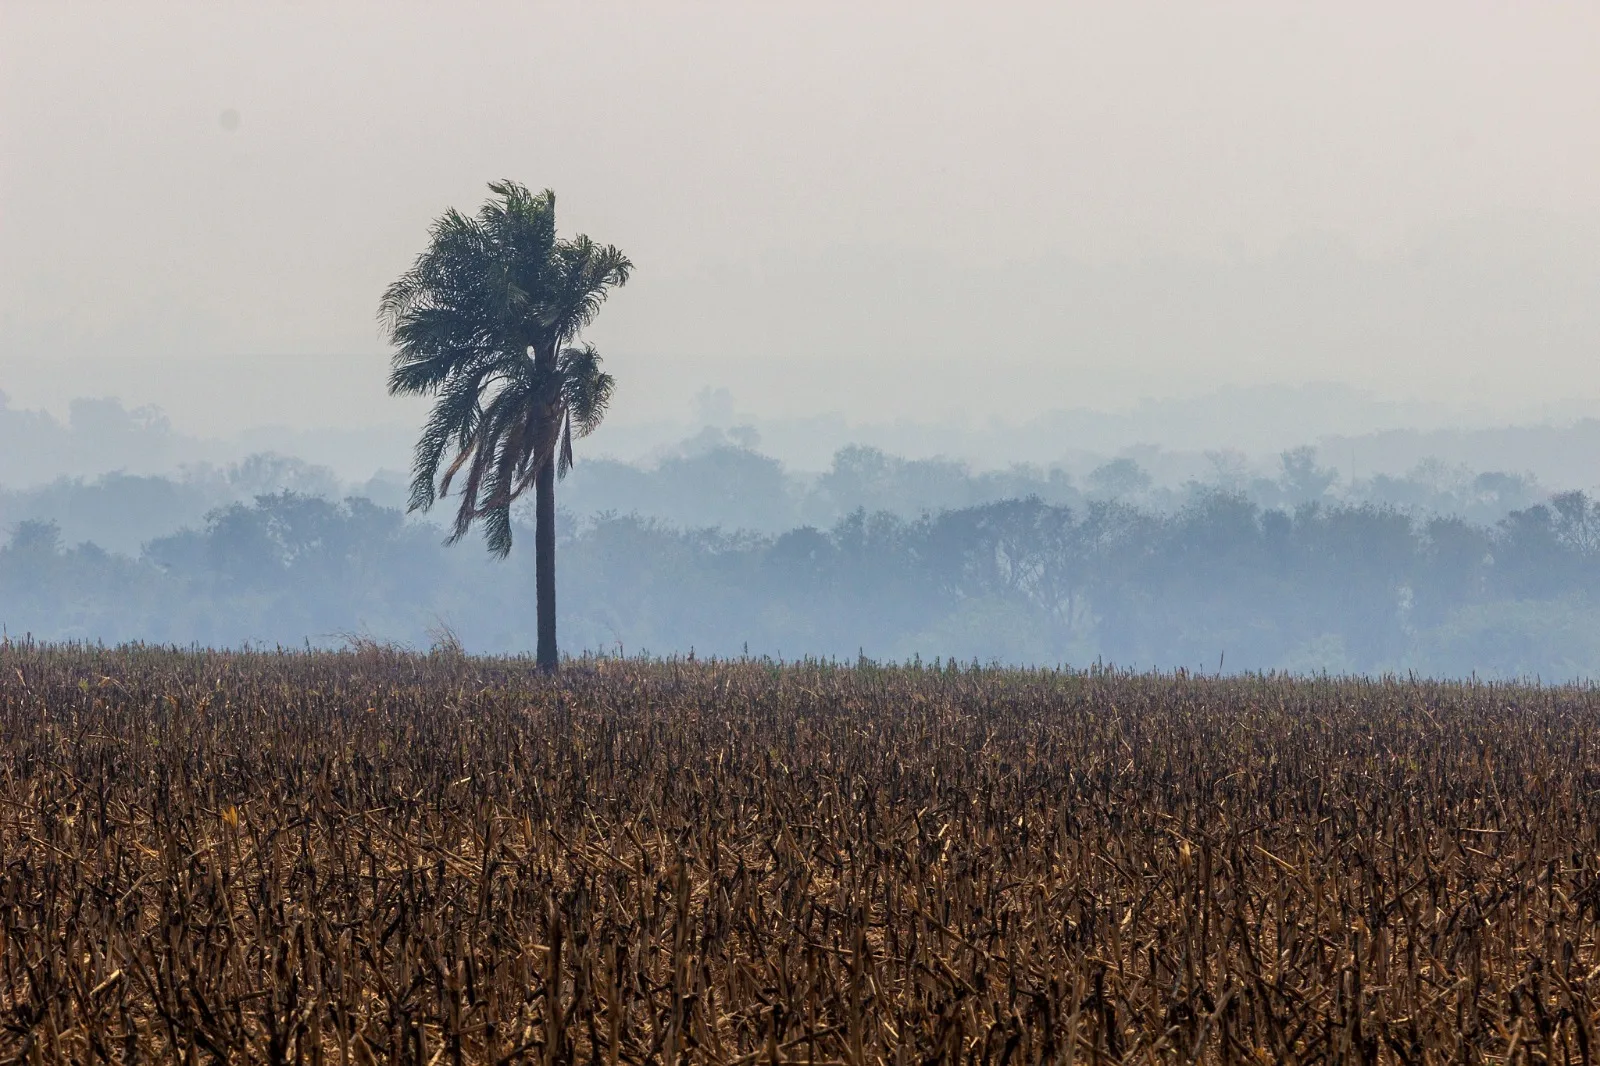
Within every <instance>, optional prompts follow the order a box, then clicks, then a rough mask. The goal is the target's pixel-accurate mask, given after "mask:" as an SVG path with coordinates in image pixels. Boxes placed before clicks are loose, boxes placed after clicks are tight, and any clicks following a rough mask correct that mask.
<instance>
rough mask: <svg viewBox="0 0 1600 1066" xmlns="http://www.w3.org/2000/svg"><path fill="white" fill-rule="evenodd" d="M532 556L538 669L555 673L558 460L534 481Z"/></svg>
mask: <svg viewBox="0 0 1600 1066" xmlns="http://www.w3.org/2000/svg"><path fill="white" fill-rule="evenodd" d="M533 488H534V528H533V555H534V564H535V569H536V570H537V573H536V575H535V578H534V584H535V593H536V595H535V598H536V599H537V601H538V604H537V608H538V612H537V613H538V620H539V652H538V661H539V669H540V670H542V671H544V672H545V673H547V674H553V673H555V672H556V667H557V666H558V665H559V662H560V661H559V660H558V659H557V657H556V463H555V456H553V455H552V456H551V457H550V459H549V460H548V461H547V462H546V463H545V464H544V468H543V469H542V470H540V471H539V474H538V476H537V477H536V478H534V485H533Z"/></svg>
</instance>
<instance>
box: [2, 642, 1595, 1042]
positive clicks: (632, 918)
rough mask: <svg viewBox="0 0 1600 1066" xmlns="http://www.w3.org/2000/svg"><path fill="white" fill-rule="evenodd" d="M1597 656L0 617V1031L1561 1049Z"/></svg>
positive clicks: (1591, 831) (1589, 811)
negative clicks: (1508, 659)
mask: <svg viewBox="0 0 1600 1066" xmlns="http://www.w3.org/2000/svg"><path fill="white" fill-rule="evenodd" d="M1597 742H1600V695H1597V694H1596V693H1593V692H1590V691H1586V690H1576V689H1542V690H1541V689H1536V688H1515V687H1492V686H1485V685H1476V686H1472V685H1431V684H1420V683H1410V682H1405V681H1392V682H1376V681H1374V682H1362V681H1349V682H1345V681H1303V682H1289V681H1283V680H1273V679H1259V678H1257V679H1239V680H1217V679H1201V678H1192V677H1190V678H1185V677H1178V678H1172V677H1165V678H1161V677H1149V676H1128V675H1121V674H1113V673H1105V672H1101V673H1090V674H1056V673H1022V672H1001V671H977V670H947V671H940V670H935V669H926V668H924V669H916V668H910V669H886V668H885V669H880V668H876V667H872V666H869V665H864V666H861V667H859V668H850V669H845V668H833V667H826V666H820V665H811V666H787V667H778V666H775V665H773V664H770V663H759V662H747V663H733V664H707V663H698V664H697V663H681V664H641V663H625V662H591V663H579V664H575V665H574V666H572V667H571V668H570V669H568V670H567V671H566V673H565V674H564V675H563V676H562V677H561V678H560V679H559V680H558V681H546V680H542V679H540V678H539V677H538V676H536V675H535V674H534V673H533V671H532V669H531V667H530V666H529V665H528V664H526V663H521V662H506V661H488V660H467V659H463V658H460V657H458V656H454V657H453V656H443V655H437V656H405V655H400V654H390V653H385V652H381V651H375V650H368V651H365V652H361V653H347V654H282V655H278V654H207V653H200V654H183V653H177V652H166V651H159V650H129V651H95V650H69V649H51V648H40V647H26V646H24V647H19V646H16V645H10V646H8V647H5V648H3V649H0V863H3V868H0V925H3V943H0V1060H3V1061H6V1062H11V1061H21V1062H64V1061H79V1062H97V1061H114V1062H133V1061H135V1060H139V1061H149V1062H196V1063H204V1062H258V1061H259V1062H284V1061H297V1062H299V1061H304V1062H322V1063H339V1064H341V1066H343V1064H345V1063H371V1062H418V1063H434V1064H437V1063H514V1062H539V1063H558V1062H559V1063H566V1062H579V1063H590V1062H595V1063H616V1062H630V1063H632V1062H658V1063H678V1062H715V1063H730V1064H733V1063H738V1064H752V1066H754V1064H757V1063H771V1062H812V1063H824V1062H829V1063H852V1064H855V1063H879V1062H884V1063H921V1062H956V1061H962V1062H973V1063H992V1064H1004V1063H1015V1064H1022V1063H1042V1062H1052V1063H1055V1062H1099V1063H1111V1062H1187V1061H1196V1060H1199V1061H1207V1062H1246V1061H1250V1062H1330V1063H1331V1062H1396V1063H1404V1062H1447V1061H1448V1062H1484V1063H1487V1062H1552V1063H1554V1062H1560V1063H1579V1062H1582V1063H1588V1062H1591V1061H1593V1060H1594V1058H1595V1056H1596V1055H1597V1054H1600V1048H1597V1046H1596V1040H1597V1039H1600V1035H1597V1032H1596V1023H1595V1021H1594V1019H1595V1015H1596V1008H1597V1003H1600V988H1597V983H1600V949H1597V944H1596V931H1597V922H1600V746H1597Z"/></svg>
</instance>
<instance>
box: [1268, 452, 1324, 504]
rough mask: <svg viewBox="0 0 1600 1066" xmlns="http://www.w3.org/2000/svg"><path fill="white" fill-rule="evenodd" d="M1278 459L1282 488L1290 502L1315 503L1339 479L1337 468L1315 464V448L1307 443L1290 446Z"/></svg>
mask: <svg viewBox="0 0 1600 1066" xmlns="http://www.w3.org/2000/svg"><path fill="white" fill-rule="evenodd" d="M1278 459H1279V461H1280V462H1281V463H1282V464H1283V479H1282V480H1283V490H1284V492H1285V494H1286V495H1287V496H1288V497H1289V502H1290V503H1293V504H1303V503H1316V502H1317V501H1318V500H1321V499H1322V498H1323V497H1324V496H1326V495H1327V494H1328V490H1329V489H1331V488H1333V485H1334V482H1336V481H1338V480H1339V472H1338V471H1337V470H1334V469H1333V468H1332V467H1327V466H1318V465H1317V450H1316V449H1315V448H1313V447H1311V445H1309V444H1303V445H1301V446H1300V447H1298V448H1291V449H1289V450H1288V451H1286V452H1284V453H1283V454H1282V455H1280V456H1279V457H1278Z"/></svg>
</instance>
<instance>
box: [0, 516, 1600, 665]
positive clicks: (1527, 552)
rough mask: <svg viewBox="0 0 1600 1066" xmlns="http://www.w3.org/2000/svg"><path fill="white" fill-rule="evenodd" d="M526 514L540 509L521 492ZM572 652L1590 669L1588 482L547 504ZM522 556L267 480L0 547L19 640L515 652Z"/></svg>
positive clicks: (1595, 598) (1596, 587)
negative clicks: (1445, 499)
mask: <svg viewBox="0 0 1600 1066" xmlns="http://www.w3.org/2000/svg"><path fill="white" fill-rule="evenodd" d="M513 524H514V525H515V526H516V527H517V528H518V529H519V530H520V531H521V532H522V533H523V534H526V533H527V532H529V530H528V529H527V528H526V527H524V526H522V525H521V522H520V519H518V518H517V517H516V513H514V515H513ZM557 534H558V542H559V547H560V551H561V553H562V556H563V558H564V559H565V560H566V562H565V564H564V568H565V573H566V575H567V576H566V592H565V593H564V597H563V616H564V620H563V625H564V627H565V630H566V632H567V640H568V646H569V648H570V649H573V650H575V651H582V652H592V653H602V654H611V655H618V654H621V655H634V654H640V653H650V654H688V653H690V652H691V651H693V652H694V653H696V654H699V655H722V656H729V655H731V656H738V655H744V654H749V655H771V656H776V657H786V658H797V657H801V656H806V655H822V656H832V657H837V658H852V659H853V658H854V657H856V656H857V655H860V654H866V655H868V656H869V657H873V658H881V659H911V658H913V657H923V658H932V657H935V656H939V657H956V658H959V659H960V660H962V661H970V660H973V659H977V660H979V661H985V662H987V661H1001V662H1010V663H1035V664H1055V663H1062V662H1066V663H1075V664H1083V663H1086V662H1092V661H1095V660H1102V661H1109V662H1115V663H1118V664H1121V665H1126V666H1136V667H1162V668H1174V667H1185V668H1188V669H1204V670H1207V671H1211V670H1222V671H1224V672H1233V671H1236V670H1266V669H1285V670H1294V671H1300V672H1308V671H1321V670H1327V671H1330V672H1334V673H1342V672H1383V671H1399V672H1404V671H1408V670H1411V671H1416V672H1418V673H1423V674H1431V675H1453V676H1466V675H1469V674H1472V673H1477V674H1479V675H1481V676H1486V677H1487V676H1533V675H1539V676H1543V677H1545V678H1551V679H1554V678H1569V677H1574V676H1580V675H1586V674H1592V673H1594V672H1596V671H1600V503H1597V501H1596V500H1594V499H1591V498H1590V497H1588V496H1586V495H1584V494H1583V493H1577V492H1574V493H1567V494H1563V495H1560V496H1557V497H1555V498H1554V499H1552V500H1551V501H1549V502H1548V503H1545V504H1540V505H1536V506H1533V507H1529V508H1525V509H1521V510H1518V511H1515V512H1513V513H1512V514H1511V515H1509V516H1507V517H1506V518H1504V519H1502V520H1501V521H1499V522H1497V523H1495V524H1492V525H1486V524H1478V523H1472V522H1468V521H1466V520H1464V519H1461V518H1458V517H1437V516H1436V517H1429V518H1416V517H1413V516H1411V515H1408V514H1406V513H1404V512H1402V511H1399V510H1397V509H1394V508H1390V507H1385V506H1379V505H1372V504H1361V505H1332V506H1329V505H1323V504H1307V505H1303V506H1301V507H1298V508H1295V509H1292V510H1290V509H1277V508H1263V507H1261V506H1259V505H1258V504H1256V503H1254V502H1252V501H1251V500H1249V499H1248V498H1246V497H1244V496H1241V495H1238V494H1233V493H1228V492H1223V491H1212V492H1210V493H1207V494H1204V495H1202V496H1199V497H1197V498H1195V499H1194V500H1192V501H1191V502H1190V503H1189V504H1187V505H1186V506H1184V507H1182V508H1179V509H1178V510H1175V511H1172V512H1158V511H1152V510H1147V509H1141V508H1138V507H1133V506H1129V505H1127V504H1124V503H1119V502H1116V501H1096V502H1091V503H1088V504H1086V505H1083V506H1080V507H1070V506H1063V505H1056V504H1051V503H1048V502H1046V501H1043V500H1040V499H1038V498H1027V499H1014V500H1006V501H1000V502H995V503H989V504H985V505H982V506H977V507H968V508H959V509H953V510H947V511H942V512H939V513H937V514H927V515H923V516H921V517H919V518H910V519H908V518H905V517H901V516H898V515H895V514H891V513H888V512H876V513H874V512H868V511H866V510H858V511H856V512H854V513H852V514H850V515H847V516H845V517H844V518H843V519H841V520H839V521H838V522H836V523H834V524H833V525H832V526H830V527H826V528H819V527H815V526H801V527H797V528H794V529H791V530H789V531H787V532H784V533H781V534H777V535H769V534H756V533H748V532H729V531H724V530H718V529H687V528H681V527H676V526H671V525H667V524H664V523H661V522H658V521H654V520H650V519H646V518H642V517H639V516H636V515H602V516H599V517H595V518H591V519H586V520H579V519H576V518H573V517H572V516H571V515H564V516H563V518H562V520H561V521H559V522H558V523H557ZM533 563H534V560H533V559H532V558H530V557H527V556H525V555H524V554H523V553H513V554H512V555H511V556H510V557H509V558H508V559H506V560H503V561H502V560H495V559H493V558H492V557H489V556H487V555H485V554H484V553H479V552H461V551H450V550H448V549H446V548H445V547H444V546H443V545H442V544H441V543H440V530H439V528H438V527H436V526H433V525H429V524H425V523H421V522H417V521H413V520H407V519H406V517H405V516H404V514H403V513H402V512H401V511H399V510H398V509H395V508H388V507H382V506H378V505H376V504H373V503H371V502H370V501H367V500H363V499H360V498H352V499H348V500H345V501H342V502H335V501H332V500H328V499H325V498H320V497H313V496H303V495H296V494H293V493H280V494H274V495H270V496H262V497H260V498H258V499H257V500H256V501H254V502H252V503H248V504H234V505H232V506H230V507H227V508H223V509H220V510H218V511H215V512H213V513H212V514H211V516H210V517H209V519H208V520H207V521H206V522H205V523H204V524H203V525H199V526H195V527H192V528H188V529H185V530H182V531H180V532H177V533H174V534H171V535H168V536H164V537H158V538H155V539H153V540H151V541H149V542H148V543H147V544H146V545H145V547H144V549H143V550H142V551H141V552H140V553H139V554H138V555H137V556H134V555H129V554H124V553H115V552H107V551H104V550H102V549H100V548H98V547H96V546H94V545H93V544H89V543H83V544H78V545H75V546H72V545H68V544H66V543H65V542H64V541H63V540H62V538H61V536H60V533H59V530H58V529H57V528H56V527H55V526H54V525H52V524H51V523H47V522H38V521H29V522H24V523H21V524H20V525H18V526H17V527H16V529H15V531H14V532H13V534H12V536H11V538H10V540H9V542H8V543H7V544H6V545H5V546H4V547H3V548H0V604H3V608H0V610H3V612H4V613H3V616H0V623H3V624H4V625H5V626H6V629H7V632H8V633H9V634H11V635H12V636H21V635H22V634H23V633H25V632H26V633H31V634H32V635H34V636H36V637H40V638H48V639H69V640H72V639H75V640H90V641H94V640H103V641H110V642H115V641H122V640H147V641H153V642H161V643H177V644H188V643H191V642H197V643H201V644H208V645H239V644H242V643H254V644H267V645H271V644H283V645H296V646H298V645H301V644H304V643H306V642H310V643H312V644H315V645H323V646H327V645H337V644H339V643H341V642H344V641H348V640H352V639H355V640H368V639H370V640H380V641H382V640H392V641H397V642H400V643H405V644H409V645H412V646H427V644H428V643H429V642H431V641H433V640H435V639H438V637H437V635H438V634H439V633H445V632H450V633H453V634H454V636H453V638H452V639H458V640H459V641H460V642H461V643H462V644H464V645H465V646H466V647H467V648H468V649H469V650H472V651H483V652H509V653H519V652H525V651H527V650H528V649H529V648H530V647H532V646H533V645H534V642H535V641H534V638H536V635H537V628H538V627H537V614H536V610H535V605H534V603H533V602H532V597H530V596H529V595H528V590H529V589H531V588H532V587H534V580H533V569H534V567H533Z"/></svg>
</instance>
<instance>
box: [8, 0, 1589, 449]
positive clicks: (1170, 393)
mask: <svg viewBox="0 0 1600 1066" xmlns="http://www.w3.org/2000/svg"><path fill="white" fill-rule="evenodd" d="M154 12H159V13H160V14H159V15H156V14H153V13H154ZM1597 54H1600V11H1597V10H1596V9H1595V8H1593V7H1591V6H1589V5H1554V4H1552V5H1516V6H1513V5H1499V4H1445V3H1418V4H1407V5H1398V6H1397V5H1378V4H1363V3H1354V4H1345V5H1338V6H1336V7H1328V6H1326V5H1317V6H1314V5H1283V4H1276V3H1270V4H1269V3H1232V4H1230V3H1220V4H1206V5H1185V6H1175V5H1165V4H1139V3H1133V4H1119V5H1058V4H1016V5H1009V6H1006V7H1004V8H1003V9H998V10H997V9H993V8H979V7H974V6H972V5H952V4H917V5H887V4H886V5H871V6H869V7H865V8H864V7H862V6H861V5H829V4H812V5H804V6H799V5H796V6H795V7H793V8H791V9H789V10H777V9H775V8H774V7H773V6H772V5H759V6H750V5H733V4H704V5H693V6H688V5H670V6H665V5H663V6H646V7H639V6H624V5H604V4H598V5H521V4H494V3H484V4H476V5H470V6H468V7H466V8H450V9H448V10H447V9H445V8H440V7H438V6H437V5H423V4H417V5H406V4H382V5H379V4H360V3H351V4H341V5H337V6H332V7H329V6H322V5H287V4H283V5H262V6H257V7H251V8H245V7H235V6H217V5H202V4H177V3H168V4H162V5H159V6H157V5H140V6H138V7H137V8H132V7H115V6H103V5H97V6H92V7H91V6H81V7H67V6H64V5H56V4H25V3H15V4H8V5H6V6H5V7H4V8H3V9H0V160H3V161H0V372H3V375H4V380H3V382H0V387H3V388H4V389H5V391H7V392H8V393H9V394H10V395H11V397H12V402H13V403H14V404H17V405H22V406H30V407H37V406H44V407H47V408H49V409H51V410H53V411H55V412H57V413H58V414H64V413H65V408H66V404H67V402H68V401H69V400H70V399H72V398H74V397H77V396H81V395H91V394H100V395H115V396H119V397H121V398H122V399H123V400H124V401H125V402H127V403H128V404H129V405H130V406H138V405H143V404H151V403H156V404H159V405H160V406H161V407H162V408H163V410H164V411H165V412H166V414H167V415H168V417H170V418H171V420H172V422H173V424H174V425H175V426H176V427H178V428H179V429H182V430H184V431H185V432H190V433H195V434H201V435H213V436H214V435H220V434H223V433H225V432H234V431H236V430H237V429H239V428H240V427H241V426H249V425H268V424H279V425H284V426H288V427H292V428H296V429H310V428H317V427H330V426H340V427H344V428H349V427H351V426H356V425H375V424H405V425H411V424H414V423H415V421H416V418H417V416H418V413H419V412H418V409H417V408H416V407H415V406H408V405H407V404H404V403H402V402H400V401H395V400H390V399H388V398H387V397H385V396H384V395H383V389H382V378H383V369H384V358H383V349H382V346H381V344H380V342H379V338H378V335H377V331H376V328H375V325H374V322H373V308H374V305H375V301H376V296H377V294H378V293H379V292H380V291H381V289H382V287H383V285H384V284H385V283H386V282H387V281H388V280H390V279H391V278H392V277H393V276H394V275H395V274H396V273H397V272H398V271H399V270H401V269H402V268H403V267H404V266H405V265H406V264H407V263H408V262H409V260H410V258H411V256H413V255H414V254H415V253H416V251H417V250H418V249H419V248H420V246H421V243H422V240H423V237H424V234H425V229H426V226H427V224H428V222H429V220H430V219H432V218H433V217H435V216H436V215H437V214H438V212H439V211H440V210H441V209H443V208H444V207H446V206H450V205H459V206H464V207H469V208H470V207H472V206H474V205H476V204H477V203H478V202H479V201H480V200H481V199H482V197H483V194H484V183H485V182H486V181H488V180H490V179H493V178H498V177H503V176H511V177H515V178H518V179H519V180H523V181H527V182H529V183H530V184H533V185H535V186H536V187H537V186H541V185H549V186H551V187H553V188H555V189H556V190H557V191H558V192H559V193H560V195H561V219H562V225H563V228H564V229H566V230H570V231H583V232H588V233H591V234H592V235H594V236H596V237H597V238H599V239H602V240H608V241H614V242H616V243H619V244H621V245H622V246H623V247H624V248H625V249H626V250H627V251H628V252H629V253H630V255H632V257H633V258H634V259H635V261H636V262H637V263H638V264H639V271H638V274H637V277H636V279H635V281H634V283H633V284H631V285H630V286H629V288H628V289H627V290H625V291H624V292H622V293H620V294H619V295H618V297H617V298H616V299H615V300H614V301H613V302H612V306H611V307H610V308H608V310H607V312H606V315H605V316H604V317H603V318H602V320H601V322H600V323H599V324H598V326H597V327H596V329H595V330H594V336H595V339H596V341H597V342H598V343H599V344H600V345H601V348H602V351H603V352H605V354H606V355H607V357H608V360H609V363H610V366H611V368H612V369H613V370H614V371H615V372H616V373H617V375H618V377H619V380H620V382H621V385H622V387H621V390H620V391H619V394H618V400H617V404H616V408H615V412H614V415H613V425H615V426H617V427H619V430H621V429H624V428H625V427H628V426H637V425H644V424H648V423H650V422H652V421H657V420H661V419H664V418H675V417H679V415H680V413H681V412H682V411H683V410H685V409H686V407H687V406H688V404H689V403H690V400H691V397H692V396H693V395H694V394H695V392H696V391H698V390H699V389H700V388H702V387H703V386H705V385H706V384H708V383H709V384H715V385H722V386H726V387H728V388H730V389H731V390H732V391H733V393H734V395H736V396H737V397H738V398H739V400H740V402H741V404H742V405H744V406H745V407H747V408H749V409H750V411H751V412H752V413H753V414H755V415H757V416H760V417H764V418H781V417H791V418H792V417H802V416H808V415H817V414H822V413H834V414H838V415H839V416H841V417H843V418H846V419H849V420H851V421H854V422H868V421H892V420H895V419H908V418H909V419H914V420H921V421H938V420H940V419H956V418H966V419H969V420H977V421H980V422H981V421H982V420H985V419H989V418H991V417H1000V418H1003V419H1018V420H1020V419H1025V418H1029V417H1034V416H1037V415H1039V414H1041V413H1043V412H1046V411H1049V410H1055V409H1069V408H1070V409H1079V408H1087V409H1094V410H1119V409H1126V408H1129V407H1130V406H1132V405H1135V404H1136V403H1137V402H1138V401H1140V400H1142V399H1147V398H1158V399H1159V398H1173V397H1182V396H1193V395H1197V394H1201V393H1204V392H1207V391H1209V390H1211V389H1213V388H1216V387H1218V386H1228V385H1259V384H1263V383H1267V384H1303V383H1307V382H1334V383H1340V384H1343V385H1347V386H1351V387H1354V388H1357V389H1361V390H1366V391H1368V392H1370V393H1372V394H1374V395H1376V396H1378V397H1380V398H1383V399H1386V400H1404V401H1411V402H1430V403H1441V404H1445V405H1448V406H1449V407H1450V408H1451V409H1452V410H1456V411H1459V412H1461V414H1462V417H1464V418H1466V417H1471V418H1475V419H1478V420H1483V419H1491V420H1492V419H1499V420H1507V419H1522V418H1540V417H1546V416H1548V415H1549V414H1550V413H1551V412H1552V411H1555V412H1556V413H1557V414H1561V415H1564V416H1568V417H1570V416H1573V415H1579V414H1590V413H1593V412H1594V406H1595V405H1594V404H1593V403H1591V402H1590V399H1591V398H1593V397H1595V396H1597V395H1600V369H1596V361H1595V360H1594V358H1593V355H1594V352H1595V351H1596V348H1597V342H1600V310H1597V309H1600V300H1597V299H1596V296H1597V295H1600V266H1597V259H1596V255H1595V248H1596V241H1595V237H1596V235H1597V233H1600V227H1597V219H1600V183H1597V182H1596V181H1595V180H1594V175H1595V174H1596V172H1597V164H1600V65H1597V64H1595V63H1594V62H1593V57H1594V56H1595V55H1597ZM604 439H605V438H604V437H603V436H602V437H599V438H596V442H595V443H596V446H598V447H602V448H603V447H604ZM402 461H403V460H402Z"/></svg>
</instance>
